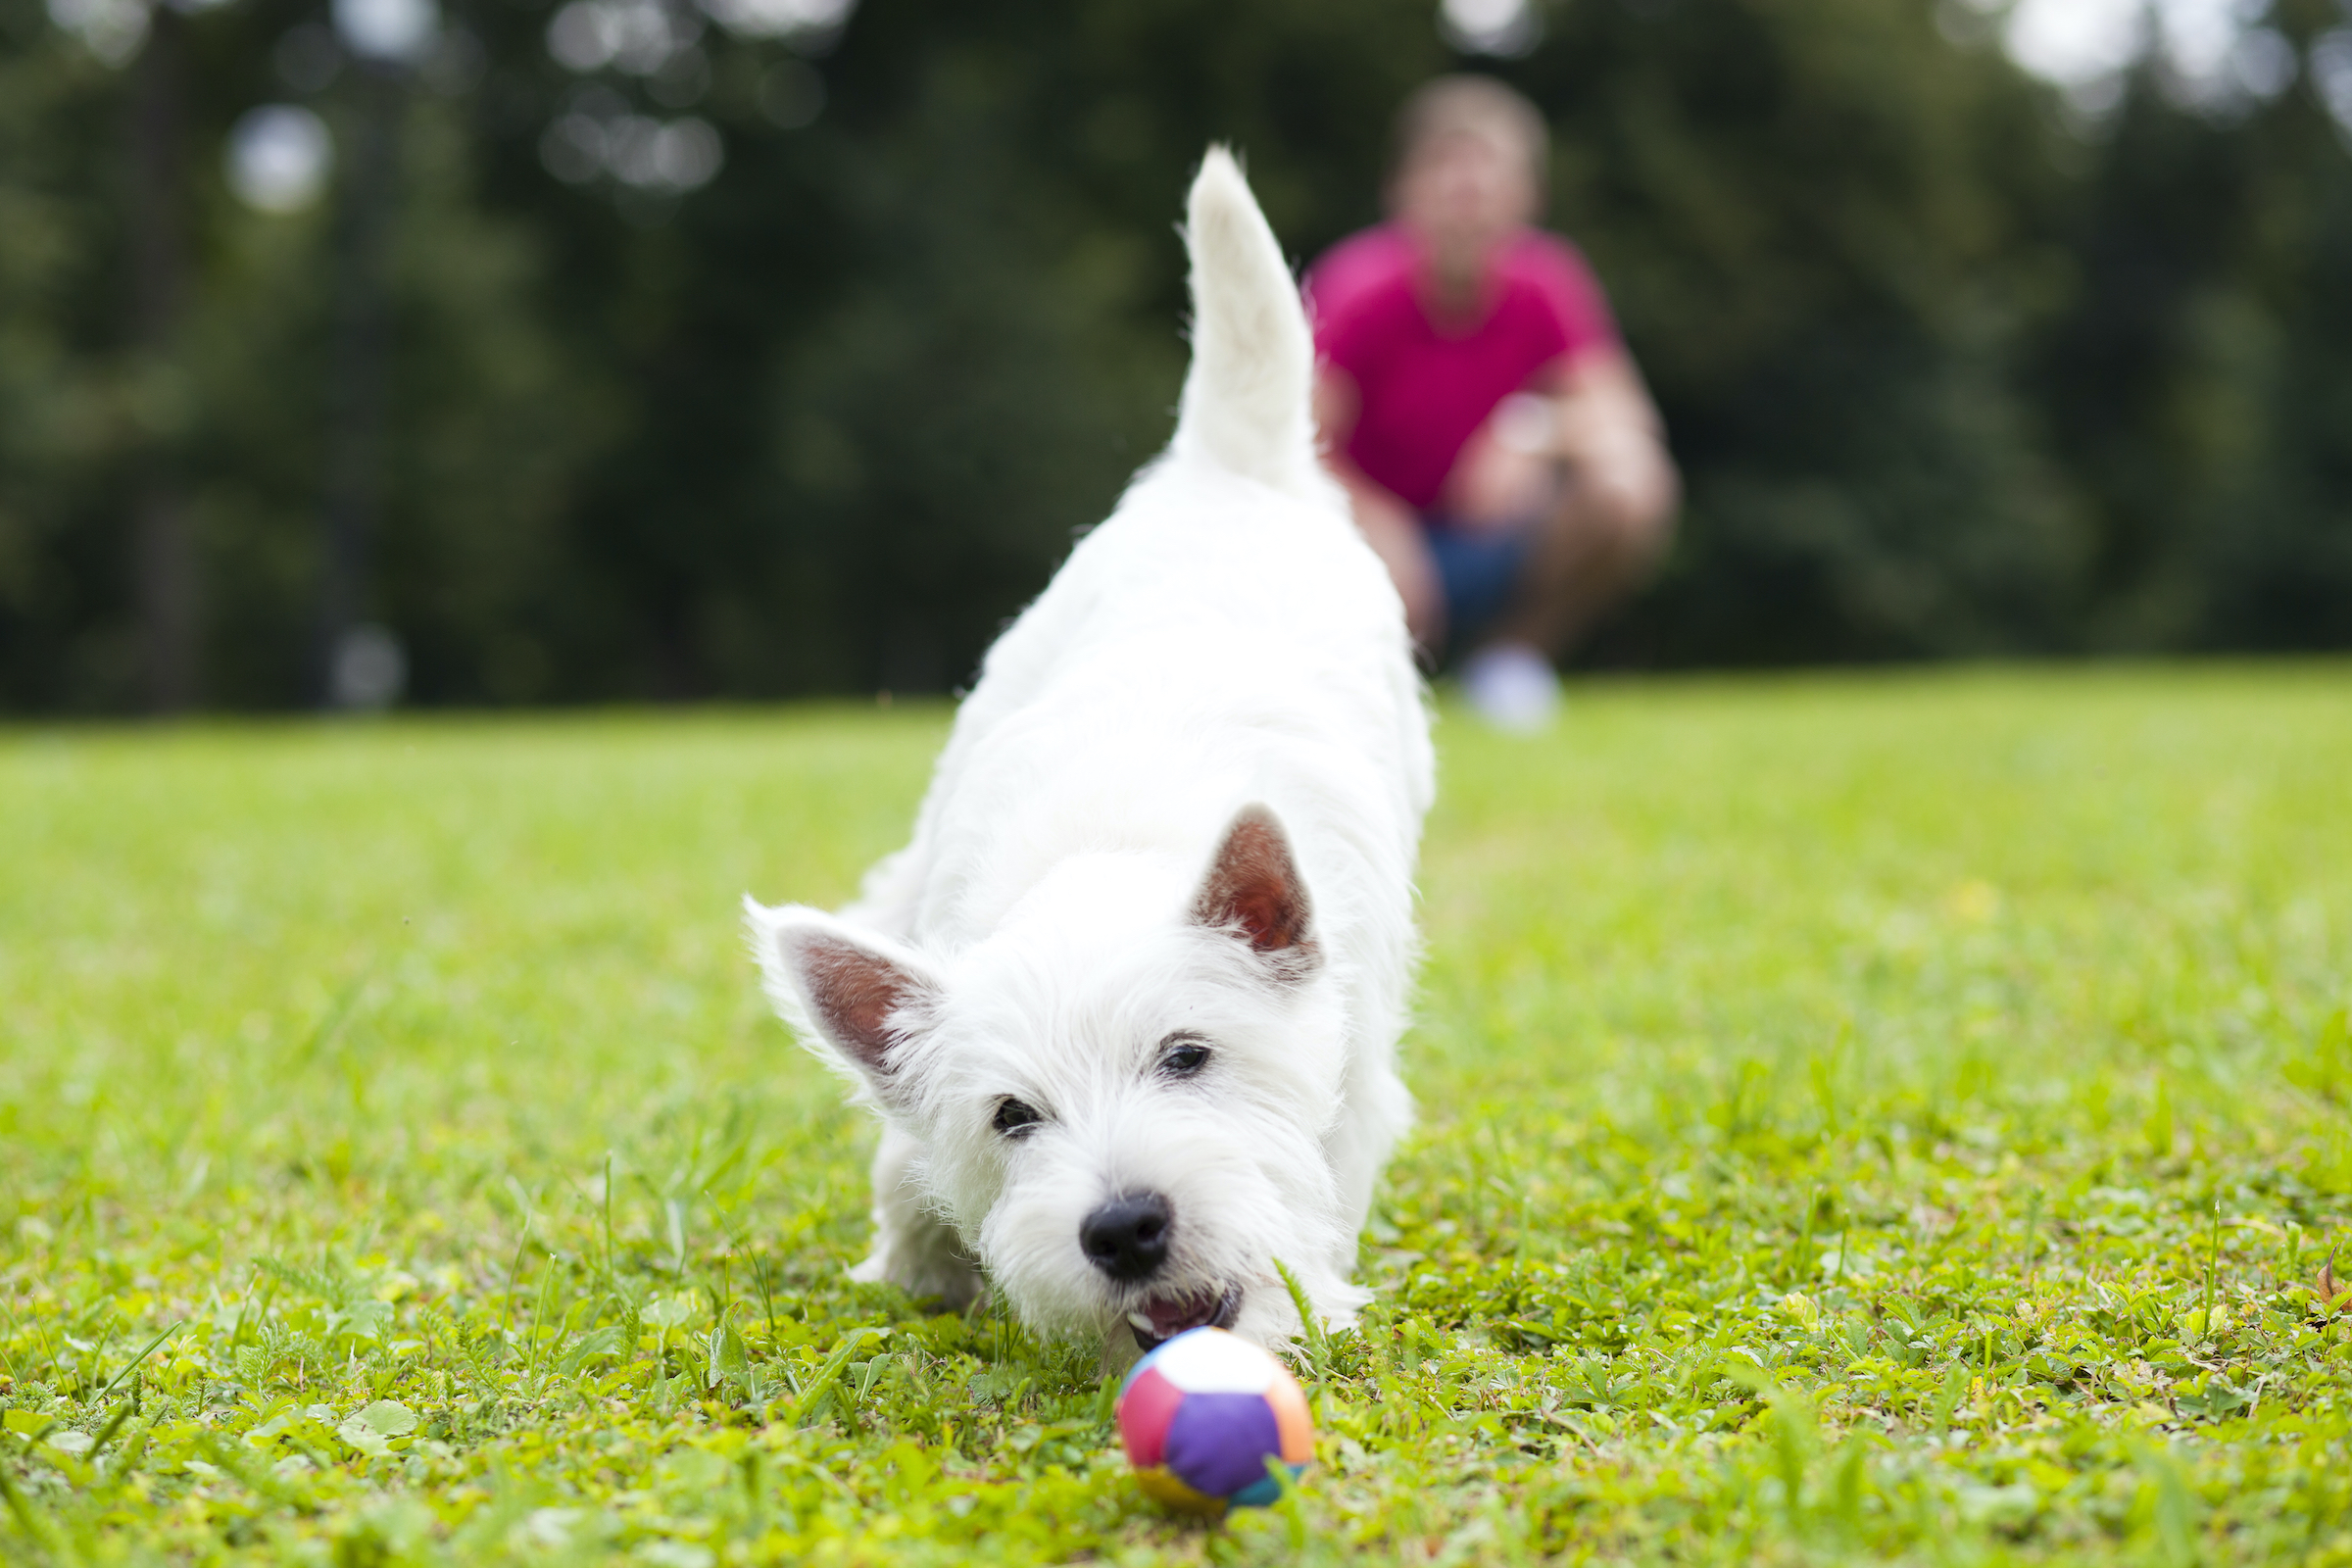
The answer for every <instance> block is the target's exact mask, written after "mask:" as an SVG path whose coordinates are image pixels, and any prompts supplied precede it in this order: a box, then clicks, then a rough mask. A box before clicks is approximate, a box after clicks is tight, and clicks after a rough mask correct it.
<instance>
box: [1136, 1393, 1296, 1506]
mask: <svg viewBox="0 0 2352 1568" xmlns="http://www.w3.org/2000/svg"><path fill="white" fill-rule="evenodd" d="M1160 1451H1161V1462H1162V1463H1164V1464H1165V1465H1166V1466H1167V1467H1168V1468H1169V1469H1170V1470H1173V1471H1174V1472H1176V1475H1177V1477H1178V1478H1179V1479H1181V1480H1182V1481H1183V1482H1184V1484H1185V1485H1186V1486H1188V1487H1191V1488H1192V1489H1193V1490H1194V1491H1195V1492H1205V1493H1207V1494H1208V1495H1210V1496H1212V1497H1230V1496H1232V1495H1234V1494H1235V1493H1237V1492H1239V1491H1241V1490H1242V1489H1243V1488H1245V1487H1247V1486H1249V1485H1250V1483H1251V1482H1253V1481H1259V1480H1262V1479H1264V1477H1265V1473H1266V1460H1267V1458H1268V1457H1270V1456H1273V1455H1277V1454H1280V1453H1281V1452H1282V1428H1281V1427H1280V1426H1279V1425H1277V1424H1276V1423H1275V1420H1274V1410H1273V1407H1272V1406H1270V1405H1268V1404H1267V1403H1266V1397H1265V1396H1264V1395H1262V1394H1188V1395H1186V1396H1185V1397H1184V1403H1182V1404H1180V1405H1178V1406H1177V1407H1176V1419H1175V1420H1174V1421H1173V1422H1171V1423H1169V1425H1168V1436H1167V1440H1166V1442H1165V1444H1164V1446H1162V1448H1161V1450H1160Z"/></svg>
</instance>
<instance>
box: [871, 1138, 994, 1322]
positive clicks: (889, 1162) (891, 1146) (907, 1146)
mask: <svg viewBox="0 0 2352 1568" xmlns="http://www.w3.org/2000/svg"><path fill="white" fill-rule="evenodd" d="M922 1153H923V1146H922V1144H921V1142H920V1141H918V1140H917V1139H916V1138H915V1137H914V1135H913V1134H911V1133H908V1132H906V1131H904V1130H902V1129H901V1128H900V1127H898V1126H897V1125H896V1124H895V1123H891V1122H885V1123H884V1124H883V1127H882V1147H881V1148H879V1149H877V1150H875V1151H874V1250H873V1252H872V1254H871V1255H870V1256H868V1257H867V1258H866V1260H865V1261H864V1262H862V1263H860V1264H858V1266H857V1267H856V1268H854V1269H852V1270H850V1278H852V1279H854V1280H866V1281H882V1282H885V1283H888V1284H891V1285H896V1286H898V1287H899V1288H900V1289H901V1290H904V1291H906V1292H907V1294H908V1295H910V1296H920V1297H932V1296H935V1297H938V1298H939V1299H941V1300H942V1301H944V1302H946V1303H947V1305H948V1306H949V1307H950V1308H951V1309H952V1310H955V1311H961V1310H962V1309H963V1308H964V1307H966V1306H968V1305H970V1304H971V1303H972V1302H973V1301H975V1300H977V1299H979V1297H980V1294H981V1292H982V1291H983V1290H984V1289H986V1285H985V1282H984V1281H983V1280H982V1279H981V1276H980V1270H979V1269H978V1268H977V1267H975V1266H974V1265H973V1262H972V1259H971V1256H970V1254H968V1253H966V1252H965V1251H964V1250H963V1244H962V1243H961V1242H960V1241H958V1240H957V1239H956V1233H955V1232H954V1231H952V1230H950V1229H949V1228H948V1227H947V1226H945V1225H943V1224H941V1223H940V1221H939V1217H938V1216H937V1215H936V1214H934V1213H933V1212H932V1211H931V1206H930V1201H929V1199H928V1197H927V1196H926V1194H925V1193H924V1191H923V1188H922V1185H921V1180H920V1177H919V1174H918V1168H919V1166H920V1165H921V1163H922Z"/></svg>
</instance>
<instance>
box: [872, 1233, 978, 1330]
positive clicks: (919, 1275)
mask: <svg viewBox="0 0 2352 1568" xmlns="http://www.w3.org/2000/svg"><path fill="white" fill-rule="evenodd" d="M942 1235H945V1236H946V1237H947V1243H946V1245H944V1246H943V1245H940V1242H939V1238H940V1237H941V1236H942ZM910 1242H913V1245H909V1243H910ZM850 1278H851V1279H853V1280H857V1281H858V1282H859V1283H860V1284H865V1285H896V1286H897V1287H898V1288H899V1289H900V1290H902V1291H905V1292H906V1293H907V1295H908V1296H911V1297H914V1298H916V1299H918V1300H937V1301H938V1302H940V1303H941V1304H942V1305H943V1306H945V1307H946V1308H947V1309H948V1310H949V1311H951V1312H960V1311H962V1310H964V1309H965V1308H966V1307H968V1306H970V1305H972V1304H973V1303H974V1302H976V1301H979V1300H981V1299H984V1298H985V1297H986V1296H987V1295H988V1279H987V1277H986V1276H985V1275H983V1274H982V1273H981V1272H980V1270H979V1269H978V1268H977V1267H976V1266H975V1265H974V1264H973V1262H972V1260H971V1259H970V1258H969V1257H968V1256H966V1255H965V1254H964V1252H963V1250H962V1249H961V1248H960V1247H959V1246H956V1244H955V1239H954V1236H953V1233H948V1232H944V1231H934V1232H932V1233H931V1234H929V1235H927V1236H925V1237H923V1238H922V1239H921V1240H920V1241H914V1239H912V1238H908V1237H904V1236H889V1235H884V1236H877V1237H876V1238H875V1239H874V1250H873V1253H872V1255H871V1256H869V1257H867V1258H866V1260H865V1261H864V1262H862V1263H859V1264H858V1265H856V1266H855V1267H853V1268H852V1269H851V1270H850Z"/></svg>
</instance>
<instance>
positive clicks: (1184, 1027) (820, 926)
mask: <svg viewBox="0 0 2352 1568" xmlns="http://www.w3.org/2000/svg"><path fill="white" fill-rule="evenodd" d="M752 912H753V921H754V926H755V932H756V940H757V942H758V944H759V948H760V961H761V964H762V966H763V968H764V969H765V972H766V975H767V984H768V990H769V993H770V995H771V996H772V997H773V998H774V999H775V1001H776V1003H777V1005H778V1006H779V1008H780V1009H781V1010H782V1011H783V1012H784V1014H785V1015H786V1017H787V1018H788V1019H790V1020H791V1021H792V1022H793V1023H794V1024H795V1025H796V1026H797V1027H798V1028H799V1029H800V1031H801V1033H802V1036H803V1038H804V1039H805V1040H807V1041H809V1043H810V1044H811V1045H813V1046H815V1047H817V1048H818V1049H819V1050H820V1052H822V1053H823V1054H827V1055H829V1056H831V1057H832V1058H833V1059H834V1060H835V1061H836V1062H837V1063H838V1064H839V1065H840V1066H842V1067H843V1068H844V1069H845V1070H846V1071H847V1072H848V1073H849V1074H850V1075H851V1076H852V1078H853V1079H854V1080H855V1081H856V1082H857V1083H858V1084H859V1085H860V1086H861V1087H862V1089H863V1090H864V1091H865V1093H866V1095H867V1096H868V1097H870V1099H871V1100H872V1101H873V1102H874V1103H877V1104H879V1105H880V1106H881V1107H882V1109H883V1111H884V1112H885V1113H886V1114H888V1115H890V1116H891V1117H893V1118H896V1119H898V1120H899V1121H901V1122H902V1123H904V1124H905V1125H906V1126H907V1128H908V1129H909V1130H910V1131H911V1132H913V1133H914V1134H915V1135H916V1136H917V1137H918V1138H919V1139H920V1140H921V1141H922V1143H923V1144H924V1146H925V1148H926V1160H927V1164H926V1166H925V1168H924V1170H923V1172H922V1180H923V1183H924V1186H925V1187H926V1188H927V1189H928V1191H929V1192H930V1193H931V1195H932V1196H933V1198H934V1199H935V1200H936V1201H938V1202H939V1204H940V1205H941V1206H942V1208H943V1210H944V1212H943V1215H942V1217H943V1218H944V1219H946V1220H947V1221H948V1223H950V1224H951V1225H953V1226H954V1227H955V1229H956V1232H957V1233H958V1234H959V1235H960V1236H961V1237H962V1239H963V1242H964V1244H965V1246H966V1247H967V1248H968V1249H970V1250H972V1251H973V1253H974V1254H975V1255H977V1256H978V1257H979V1259H980V1260H981V1262H982V1264H983V1265H984V1266H985V1268H986V1269H987V1270H988V1273H989V1276H990V1278H991V1280H992V1281H993V1283H994V1284H995V1286H996V1288H997V1289H998V1290H1000V1291H1002V1292H1003V1293H1004V1294H1005V1297H1006V1298H1007V1299H1009V1300H1010V1301H1011V1303H1012V1305H1013V1307H1014V1309H1015V1310H1017V1311H1018V1312H1019V1313H1020V1314H1021V1316H1022V1318H1023V1319H1024V1320H1026V1321H1028V1322H1030V1323H1032V1324H1034V1325H1037V1326H1039V1327H1041V1328H1045V1329H1048V1330H1051V1331H1057V1332H1064V1333H1081V1332H1087V1331H1100V1332H1103V1333H1110V1332H1114V1331H1116V1330H1118V1329H1119V1327H1120V1326H1121V1325H1122V1324H1123V1325H1127V1326H1129V1327H1131V1328H1132V1329H1133V1331H1134V1334H1135V1337H1136V1339H1137V1341H1138V1342H1139V1343H1140V1344H1144V1345H1146V1346H1149V1345H1151V1344H1153V1343H1156V1342H1157V1341H1158V1340H1161V1339H1164V1338H1166V1337H1168V1336H1169V1335H1171V1334H1175V1333H1178V1332H1180V1331H1182V1330H1184V1329H1187V1328H1191V1327H1195V1326H1197V1325H1199V1324H1201V1323H1214V1324H1217V1325H1219V1326H1226V1327H1230V1326H1235V1325H1236V1324H1240V1325H1241V1326H1242V1327H1243V1329H1244V1332H1247V1333H1251V1334H1252V1335H1253V1337H1255V1338H1258V1339H1261V1340H1266V1339H1271V1338H1274V1337H1276V1336H1277V1335H1285V1334H1288V1333H1290V1332H1292V1331H1293V1330H1294V1329H1295V1327H1296V1325H1297V1316H1296V1313H1295V1312H1294V1311H1293V1309H1292V1307H1291V1304H1290V1301H1289V1300H1288V1299H1287V1297H1286V1295H1285V1292H1284V1288H1283V1286H1282V1284H1281V1283H1280V1280H1279V1277H1278V1275H1277V1273H1276V1271H1275V1268H1274V1263H1275V1260H1277V1259H1281V1260H1283V1261H1285V1262H1286V1263H1288V1264H1290V1265H1291V1266H1293V1267H1294V1268H1296V1269H1298V1270H1299V1271H1300V1272H1302V1273H1304V1272H1306V1271H1307V1270H1309V1269H1310V1268H1312V1269H1314V1271H1315V1272H1317V1273H1321V1272H1322V1269H1321V1267H1320V1266H1319V1265H1321V1264H1322V1263H1323V1261H1324V1260H1326V1259H1329V1258H1331V1257H1333V1256H1335V1255H1338V1254H1340V1253H1341V1252H1342V1251H1343V1250H1344V1249H1345V1248H1346V1246H1347V1243H1348V1238H1347V1237H1345V1236H1343V1235H1340V1234H1338V1233H1339V1232H1340V1230H1341V1229H1342V1226H1341V1223H1340V1221H1339V1220H1338V1219H1337V1217H1336V1215H1337V1210H1338V1207H1339V1205H1338V1202H1337V1200H1336V1195H1335V1194H1334V1193H1333V1191H1332V1180H1333V1179H1332V1174H1331V1165H1330V1161H1329V1160H1328V1159H1327V1158H1326V1157H1325V1156H1324V1153H1323V1151H1322V1147H1321V1143H1322V1138H1323V1136H1324V1134H1325V1133H1326V1132H1327V1131H1328V1130H1329V1129H1330V1127H1331V1125H1332V1124H1333V1123H1334V1121H1335V1120H1336V1118H1337V1117H1338V1115H1339V1112H1340V1108H1341V1102H1342V1097H1341V1088H1340V1076H1341V1071H1342V1063H1343V1061H1344V1059H1345V1054H1346V1053H1345V1047H1346V1040H1345V1030H1346V1021H1345V1013H1344V1011H1343V1008H1342V1006H1341V1004H1340V985H1341V978H1342V977H1339V976H1337V975H1335V974H1334V973H1333V970H1334V968H1335V967H1336V965H1335V964H1334V962H1333V960H1332V958H1331V956H1330V955H1329V954H1328V953H1327V952H1326V951H1325V949H1324V948H1323V946H1322V945H1321V944H1320V943H1319V942H1318V940H1317V929H1316V920H1315V915H1314V910H1313V906H1312V903H1311V901H1310V900H1309V898H1308V895H1307V889H1306V886H1305V884H1304V882H1303V880H1302V879H1301V877H1300V875H1299V865H1298V861H1297V859H1296V858H1295V857H1294V855H1293V853H1292V850H1291V846H1290V842H1289V840H1288V838H1287V837H1286V836H1285V834H1284V832H1283V830H1282V826H1281V824H1280V823H1279V822H1278V821H1277V820H1276V819H1275V817H1274V815H1273V813H1272V812H1271V811H1269V810H1267V809H1265V808H1263V807H1257V806H1252V807H1248V808H1245V809H1243V810H1242V811H1241V812H1240V813H1239V814H1238V815H1237V816H1236V817H1235V818H1234V819H1233V821H1232V823H1231V824H1230V826H1228V827H1227V828H1226V830H1225V831H1224V833H1223V835H1222V836H1221V838H1220V840H1219V842H1218V844H1217V847H1216V849H1215V851H1214V853H1213V854H1212V855H1211V856H1210V858H1209V860H1208V863H1207V864H1206V866H1205V867H1202V866H1201V865H1199V864H1198V863H1195V864H1191V865H1179V864H1175V863H1173V862H1171V861H1169V860H1167V859H1166V858H1161V857H1155V856H1149V855H1138V854H1132V853H1116V854H1100V855H1085V856H1077V857H1073V858H1069V859H1066V860H1064V861H1062V862H1061V863H1060V864H1058V865H1057V866H1055V867H1054V870H1053V871H1052V872H1051V873H1049V874H1048V875H1047V876H1046V877H1045V878H1044V879H1043V880H1042V881H1041V882H1040V883H1039V884H1038V885H1037V886H1036V887H1035V888H1034V889H1032V890H1031V891H1030V892H1029V894H1028V895H1027V896H1026V897H1024V898H1023V899H1022V901H1021V902H1020V903H1019V904H1018V905H1017V906H1015V907H1013V908H1012V910H1011V911H1010V912H1009V914H1008V915H1007V917H1006V918H1005V920H1004V921H1003V922H1002V923H1001V924H1000V925H999V926H998V927H997V929H996V930H995V931H994V932H993V933H992V934H991V935H990V936H989V937H988V939H987V940H986V941H983V942H981V943H979V944H978V945H976V946H974V947H972V948H970V949H968V950H966V951H964V952H962V953H958V954H955V955H953V956H946V957H943V958H938V959H934V958H932V957H930V956H925V955H924V954H922V953H919V952H916V951H914V950H912V949H910V948H907V947H905V946H902V945H899V944H896V943H892V942H888V941H885V940H882V939H880V938H877V937H875V936H872V935H869V934H866V933H863V932H860V931H858V930H857V929H855V928H853V927H851V926H849V925H847V924H845V923H844V922H842V921H840V920H837V919H835V918H833V917H832V916H830V915H827V914H824V913H822V912H820V911H818V910H815V909H810V908H805V907H789V906H788V907H782V908H776V909H762V908H759V907H757V906H755V907H753V911H752Z"/></svg>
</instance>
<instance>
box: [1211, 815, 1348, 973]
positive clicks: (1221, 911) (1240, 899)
mask: <svg viewBox="0 0 2352 1568" xmlns="http://www.w3.org/2000/svg"><path fill="white" fill-rule="evenodd" d="M1312 913H1313V911H1312V909H1311V908H1310V907H1309V906H1308V904H1307V898H1306V883H1305V882H1304V881H1303V880H1301V879H1300V877H1299V862H1298V860H1297V859H1295V858H1293V857H1292V855H1291V841H1290V839H1289V837H1288V836H1287V835H1286V834H1284V832H1283V831H1282V823H1281V822H1279V821H1277V820H1276V819H1275V816H1274V813H1273V812H1272V811H1270V810H1268V809H1266V808H1264V807H1262V806H1245V807H1243V808H1242V809H1241V810H1240V811H1239V812H1238V813H1236V814H1235V816H1234V819H1233V825H1232V826H1230V827H1228V828H1227V829H1226V830H1225V837H1224V840H1223V841H1222V842H1221V843H1219V844H1218V846H1217V853H1216V855H1215V856H1214V857H1212V858H1210V860H1209V862H1208V874H1207V875H1206V876H1205V877H1203V878H1202V879H1201V892H1200V894H1199V895H1198V896H1197V897H1195V899H1194V900H1193V919H1194V921H1195V922H1196V923H1198V924H1201V925H1204V926H1208V927H1210V928H1211V929H1212V930H1218V931H1230V932H1232V933H1233V934H1234V935H1235V936H1237V937H1239V938H1240V939H1241V940H1242V941H1244V942H1247V943H1249V944H1250V950H1251V951H1252V952H1254V953H1256V954H1257V955H1258V956H1260V957H1262V958H1264V959H1265V960H1266V961H1267V963H1268V964H1269V965H1270V966H1271V967H1272V968H1273V970H1274V973H1275V976H1276V978H1278V979H1282V980H1303V979H1305V978H1306V977H1307V976H1308V975H1310V974H1312V973H1314V971H1315V967H1316V965H1317V964H1319V963H1320V962H1321V961H1322V952H1321V950H1320V949H1318V948H1317V947H1316V946H1315V941H1314V937H1313V934H1312V931H1311V926H1312Z"/></svg>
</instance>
